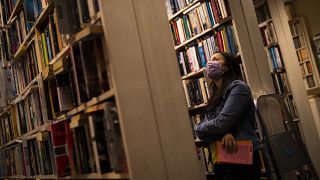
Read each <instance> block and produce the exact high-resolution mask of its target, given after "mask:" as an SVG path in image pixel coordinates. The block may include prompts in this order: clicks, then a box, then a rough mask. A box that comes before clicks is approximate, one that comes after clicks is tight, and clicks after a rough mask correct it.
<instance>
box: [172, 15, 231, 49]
mask: <svg viewBox="0 0 320 180" xmlns="http://www.w3.org/2000/svg"><path fill="white" fill-rule="evenodd" d="M231 20H232V17H227V18H225V19H222V20H221V22H219V23H218V24H215V25H214V26H213V27H211V28H208V29H206V30H204V31H203V32H201V33H200V34H197V35H195V36H194V37H192V38H190V39H188V40H187V41H185V42H183V43H181V44H179V45H177V46H175V50H176V51H178V50H181V49H182V48H184V47H185V46H187V45H188V44H189V43H191V42H193V41H195V40H197V39H199V38H201V37H203V36H205V35H207V34H208V33H210V32H213V31H214V30H215V29H217V28H219V27H220V26H223V25H224V24H225V23H228V22H230V21H231Z"/></svg>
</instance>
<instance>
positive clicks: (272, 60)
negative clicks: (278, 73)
mask: <svg viewBox="0 0 320 180" xmlns="http://www.w3.org/2000/svg"><path fill="white" fill-rule="evenodd" d="M267 56H268V60H269V66H270V69H271V70H278V69H280V68H283V67H284V64H283V61H282V56H281V52H280V49H279V47H278V46H274V47H271V48H269V49H268V51H267Z"/></svg>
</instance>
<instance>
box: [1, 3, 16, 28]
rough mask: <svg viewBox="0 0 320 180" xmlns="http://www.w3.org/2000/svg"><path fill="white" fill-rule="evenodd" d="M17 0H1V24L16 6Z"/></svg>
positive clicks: (7, 18) (5, 21) (4, 22)
mask: <svg viewBox="0 0 320 180" xmlns="http://www.w3.org/2000/svg"><path fill="white" fill-rule="evenodd" d="M16 3H17V0H1V1H0V9H1V12H3V13H1V24H2V25H4V24H6V23H7V21H8V20H9V18H10V15H11V13H12V11H13V9H14V7H15V6H16Z"/></svg>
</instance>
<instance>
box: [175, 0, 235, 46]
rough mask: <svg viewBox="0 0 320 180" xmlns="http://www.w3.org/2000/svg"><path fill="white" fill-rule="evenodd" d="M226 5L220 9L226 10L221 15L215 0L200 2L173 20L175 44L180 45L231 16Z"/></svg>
mask: <svg viewBox="0 0 320 180" xmlns="http://www.w3.org/2000/svg"><path fill="white" fill-rule="evenodd" d="M223 4H224V3H223ZM226 7H227V6H224V8H223V9H224V10H225V11H222V10H221V9H219V12H224V13H222V15H221V16H219V15H218V10H217V7H216V6H215V3H214V2H212V1H210V2H209V1H205V2H203V3H201V2H198V3H197V4H195V5H194V6H192V7H191V8H190V9H188V10H187V11H185V12H184V13H183V15H182V17H178V18H176V19H174V20H173V21H172V22H171V32H172V34H173V39H174V42H175V45H179V44H181V43H183V42H185V41H186V40H188V39H191V38H192V37H194V36H196V35H197V34H200V33H201V32H203V31H205V30H206V29H209V28H212V27H214V25H216V24H219V22H220V20H221V19H224V18H226V17H228V16H230V13H227V9H226Z"/></svg>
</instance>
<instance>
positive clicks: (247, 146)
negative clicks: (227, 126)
mask: <svg viewBox="0 0 320 180" xmlns="http://www.w3.org/2000/svg"><path fill="white" fill-rule="evenodd" d="M236 143H237V151H236V152H235V153H228V152H227V150H226V149H224V148H223V146H222V142H221V141H217V142H215V143H214V147H213V148H212V151H213V156H214V159H213V160H214V161H215V162H216V163H233V164H252V159H253V146H252V142H251V141H249V140H248V141H236Z"/></svg>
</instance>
